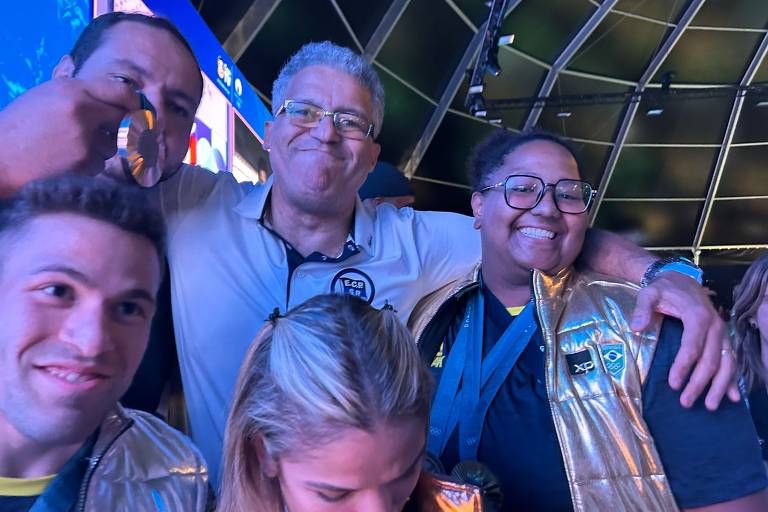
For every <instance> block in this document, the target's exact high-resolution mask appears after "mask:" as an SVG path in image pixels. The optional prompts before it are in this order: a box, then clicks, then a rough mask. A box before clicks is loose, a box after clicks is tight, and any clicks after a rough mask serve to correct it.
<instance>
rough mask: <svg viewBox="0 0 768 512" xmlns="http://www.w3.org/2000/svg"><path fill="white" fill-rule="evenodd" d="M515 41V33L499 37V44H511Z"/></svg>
mask: <svg viewBox="0 0 768 512" xmlns="http://www.w3.org/2000/svg"><path fill="white" fill-rule="evenodd" d="M514 41H515V34H510V35H508V36H501V37H499V41H498V43H497V45H498V46H509V45H510V44H512V43H513V42H514Z"/></svg>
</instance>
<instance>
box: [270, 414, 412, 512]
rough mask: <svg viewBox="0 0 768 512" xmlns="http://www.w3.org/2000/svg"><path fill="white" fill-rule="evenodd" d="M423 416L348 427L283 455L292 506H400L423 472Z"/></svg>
mask: <svg viewBox="0 0 768 512" xmlns="http://www.w3.org/2000/svg"><path fill="white" fill-rule="evenodd" d="M425 441H426V433H425V427H424V420H423V419H420V418H408V419H402V420H396V421H386V422H380V423H379V424H378V425H376V428H375V429H374V430H373V432H367V431H364V430H360V429H354V428H349V429H346V430H344V431H342V432H341V433H340V435H339V436H338V437H337V438H336V439H335V440H333V441H331V442H329V443H327V444H325V445H324V446H321V447H319V448H315V449H312V450H307V451H303V450H302V451H300V452H299V453H292V454H290V456H287V457H283V458H281V459H280V460H279V461H278V464H277V466H278V469H277V472H278V475H277V477H278V480H279V482H280V489H281V491H282V494H283V499H284V501H285V505H286V509H287V510H288V511H289V512H323V511H334V512H400V511H401V510H402V509H403V507H404V506H405V503H406V501H407V500H408V497H409V496H410V495H411V493H412V492H413V489H414V488H415V487H416V482H417V481H418V479H419V474H420V472H421V462H422V459H423V454H424V443H425Z"/></svg>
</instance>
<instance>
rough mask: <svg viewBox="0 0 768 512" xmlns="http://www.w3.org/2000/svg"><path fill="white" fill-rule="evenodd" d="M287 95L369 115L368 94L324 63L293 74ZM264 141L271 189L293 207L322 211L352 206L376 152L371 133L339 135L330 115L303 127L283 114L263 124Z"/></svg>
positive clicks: (377, 152)
mask: <svg viewBox="0 0 768 512" xmlns="http://www.w3.org/2000/svg"><path fill="white" fill-rule="evenodd" d="M285 97H286V99H291V100H303V101H306V102H309V103H313V104H315V105H318V106H320V107H322V108H323V109H325V110H326V111H332V112H336V111H345V112H355V113H357V114H360V115H362V116H363V117H365V118H366V119H369V120H370V119H373V107H372V102H371V94H370V92H369V91H368V90H367V89H366V88H365V87H363V86H362V85H360V83H359V82H358V81H357V79H355V78H354V77H352V76H351V75H348V74H347V73H344V72H343V71H339V70H337V69H333V68H330V67H327V66H310V67H306V68H304V69H302V70H301V71H299V72H298V73H296V75H294V77H293V78H292V79H291V81H290V82H289V84H288V87H287V89H286V93H285ZM264 145H265V147H267V148H269V151H270V153H269V159H270V164H271V166H272V170H273V172H274V187H273V191H272V193H273V194H274V195H275V196H276V197H278V200H279V201H281V202H282V203H283V204H287V205H289V206H290V207H291V208H294V209H296V210H298V211H307V212H311V213H316V214H321V215H322V214H331V215H332V214H335V213H337V212H345V211H349V210H350V208H351V207H352V205H354V202H355V197H356V196H357V191H358V189H359V188H360V186H361V185H362V184H363V182H364V181H365V178H366V176H367V175H368V173H369V172H370V171H371V170H372V169H373V167H374V166H375V165H376V159H377V158H378V156H379V151H380V147H379V145H378V144H376V143H375V142H374V141H373V139H372V138H371V137H367V138H365V139H363V140H353V139H348V138H344V137H341V135H339V133H338V132H337V131H336V128H335V127H334V125H333V120H332V119H331V117H325V118H323V119H322V120H321V121H320V123H319V124H318V125H317V126H316V127H314V128H302V127H297V126H294V125H292V124H291V123H290V122H289V121H288V119H287V117H286V116H285V115H284V114H281V115H279V116H277V117H275V119H274V121H272V122H269V123H267V125H266V132H265V139H264Z"/></svg>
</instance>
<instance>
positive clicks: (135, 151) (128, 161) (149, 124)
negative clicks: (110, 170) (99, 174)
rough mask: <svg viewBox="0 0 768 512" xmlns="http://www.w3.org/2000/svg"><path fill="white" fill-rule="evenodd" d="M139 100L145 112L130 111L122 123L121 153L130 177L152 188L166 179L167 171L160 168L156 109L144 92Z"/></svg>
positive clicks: (141, 110) (125, 169)
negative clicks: (164, 172) (164, 176)
mask: <svg viewBox="0 0 768 512" xmlns="http://www.w3.org/2000/svg"><path fill="white" fill-rule="evenodd" d="M139 98H140V99H141V109H139V110H135V111H133V112H130V113H129V114H128V115H126V116H125V117H124V118H123V120H122V121H121V122H120V128H118V130H117V154H118V156H119V157H120V161H121V163H122V165H123V171H124V172H125V175H126V177H127V178H128V179H130V180H133V181H135V182H136V183H137V184H138V185H139V186H141V187H145V188H149V187H153V186H155V185H156V184H157V183H158V182H159V181H160V180H161V178H162V177H163V170H162V168H161V167H160V165H158V157H159V156H160V143H159V141H158V138H159V135H160V133H159V131H158V130H157V113H156V111H155V107H154V106H152V103H150V101H149V100H148V99H147V97H146V96H144V94H142V93H141V92H139Z"/></svg>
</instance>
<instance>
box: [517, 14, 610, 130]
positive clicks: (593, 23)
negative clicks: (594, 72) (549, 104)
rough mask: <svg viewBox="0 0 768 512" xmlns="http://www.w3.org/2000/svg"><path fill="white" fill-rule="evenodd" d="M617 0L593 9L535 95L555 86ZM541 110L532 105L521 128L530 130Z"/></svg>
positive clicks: (547, 92) (542, 94)
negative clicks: (560, 75)
mask: <svg viewBox="0 0 768 512" xmlns="http://www.w3.org/2000/svg"><path fill="white" fill-rule="evenodd" d="M618 1H619V0H605V2H603V3H602V4H601V5H600V7H598V8H597V10H595V12H594V13H592V16H590V17H589V19H588V20H587V22H586V23H585V24H584V25H583V26H582V27H581V29H580V30H579V32H578V33H577V34H576V35H575V36H574V37H573V39H571V42H569V43H568V46H566V47H565V49H563V51H562V52H560V55H558V56H557V59H556V60H555V62H554V63H553V64H552V67H551V68H549V71H548V72H547V76H546V77H545V78H544V82H543V83H542V84H541V89H539V93H538V94H537V95H536V97H538V98H544V97H547V96H549V93H550V92H552V88H553V87H554V86H555V80H557V76H558V75H559V74H560V71H562V70H563V69H564V68H565V67H566V66H567V65H568V63H570V62H571V59H572V58H573V57H574V55H576V52H578V51H579V49H580V48H581V47H582V45H583V44H584V42H585V41H586V40H587V38H589V36H590V35H592V32H594V31H595V29H596V28H597V26H598V25H600V23H601V22H602V21H603V20H604V19H605V17H606V16H607V15H608V13H609V12H610V11H611V9H612V8H613V7H614V6H615V5H616V4H617V3H618ZM543 110H544V106H543V105H536V106H534V107H532V108H531V112H530V113H529V114H528V118H527V119H526V120H525V125H524V126H523V130H530V129H531V128H533V127H534V126H536V123H538V122H539V117H541V112H542V111H543Z"/></svg>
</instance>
